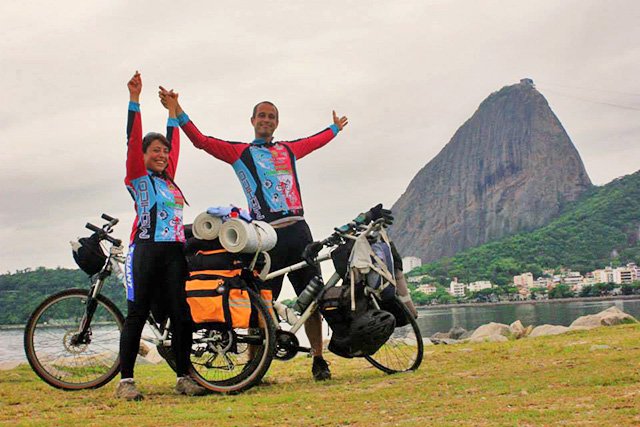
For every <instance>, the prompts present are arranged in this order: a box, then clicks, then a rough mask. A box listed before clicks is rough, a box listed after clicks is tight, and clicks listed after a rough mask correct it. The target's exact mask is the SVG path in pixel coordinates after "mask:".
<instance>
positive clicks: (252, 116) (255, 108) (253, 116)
mask: <svg viewBox="0 0 640 427" xmlns="http://www.w3.org/2000/svg"><path fill="white" fill-rule="evenodd" d="M262 104H269V105H271V106H272V107H273V108H275V109H276V119H277V118H278V116H279V115H280V113H279V112H278V107H276V106H275V104H274V103H273V102H271V101H262V102H258V103H257V104H256V106H255V107H253V114H252V115H251V118H252V119H255V117H256V113H257V112H258V107H259V106H260V105H262Z"/></svg>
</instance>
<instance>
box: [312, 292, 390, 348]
mask: <svg viewBox="0 0 640 427" xmlns="http://www.w3.org/2000/svg"><path fill="white" fill-rule="evenodd" d="M354 291H355V310H351V287H350V286H337V287H333V288H329V289H327V290H326V291H325V292H324V294H323V295H322V296H321V298H320V301H319V307H320V312H321V313H322V316H323V317H324V319H325V320H326V321H327V323H328V324H329V327H330V328H331V330H332V331H333V334H332V335H331V341H329V351H331V352H332V353H334V354H336V355H338V356H341V357H346V358H352V357H363V356H370V355H372V354H374V353H375V352H376V351H378V349H379V348H380V347H382V345H383V344H384V343H385V342H386V341H387V339H389V337H390V336H391V334H392V333H393V329H394V328H395V319H394V318H393V316H392V315H391V314H390V313H388V312H386V311H383V310H375V309H370V308H369V307H368V300H367V297H366V295H365V294H364V286H362V285H361V284H360V285H357V286H356V287H355V289H354Z"/></svg>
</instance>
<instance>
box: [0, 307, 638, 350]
mask: <svg viewBox="0 0 640 427" xmlns="http://www.w3.org/2000/svg"><path fill="white" fill-rule="evenodd" d="M611 306H616V307H618V308H619V309H620V310H622V311H624V312H625V313H628V314H630V315H632V316H634V317H635V318H636V319H640V298H639V299H635V300H613V301H563V302H554V303H546V302H539V303H536V304H513V305H476V306H470V307H459V306H442V307H430V308H427V309H420V318H419V319H418V324H419V325H420V330H421V331H422V334H423V336H425V337H429V336H431V335H433V334H434V333H436V332H447V331H449V330H450V329H451V328H452V327H454V326H460V327H462V328H464V329H466V330H471V329H475V328H477V327H478V326H480V325H484V324H485V323H489V322H498V323H506V324H510V323H512V322H514V321H516V320H520V321H521V322H522V323H523V325H525V326H528V325H542V324H552V325H564V326H569V325H570V324H571V322H573V321H574V320H575V319H577V318H578V317H580V316H584V315H587V314H595V313H599V312H600V311H602V310H605V309H607V308H609V307H611ZM23 333H24V332H23V330H22V329H0V339H1V342H2V345H0V362H6V361H13V360H20V361H25V362H26V358H25V356H24V350H23V346H22V335H23ZM301 335H304V334H301ZM305 338H306V337H305ZM300 340H301V344H303V345H305V344H306V343H305V341H306V339H304V338H303V337H300Z"/></svg>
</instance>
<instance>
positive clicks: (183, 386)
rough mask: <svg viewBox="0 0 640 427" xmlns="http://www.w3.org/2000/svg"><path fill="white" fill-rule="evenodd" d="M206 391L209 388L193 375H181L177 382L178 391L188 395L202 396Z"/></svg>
mask: <svg viewBox="0 0 640 427" xmlns="http://www.w3.org/2000/svg"><path fill="white" fill-rule="evenodd" d="M206 392H207V389H206V388H204V387H201V386H200V385H198V383H196V382H195V381H194V380H193V378H191V377H180V378H178V382H176V393H179V394H186V395H187V396H202V395H203V394H205V393H206Z"/></svg>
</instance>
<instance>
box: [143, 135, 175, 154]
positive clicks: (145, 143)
mask: <svg viewBox="0 0 640 427" xmlns="http://www.w3.org/2000/svg"><path fill="white" fill-rule="evenodd" d="M156 139H157V140H158V141H160V142H161V143H162V145H164V146H165V147H167V148H168V149H169V151H171V143H170V142H169V140H168V139H167V137H166V136H164V135H163V134H161V133H158V132H149V133H148V134H146V135H145V136H144V138H142V152H143V153H146V152H147V148H149V146H150V145H151V143H152V142H153V141H155V140H156Z"/></svg>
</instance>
